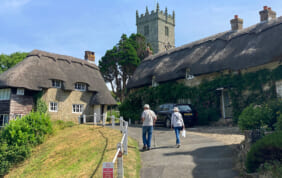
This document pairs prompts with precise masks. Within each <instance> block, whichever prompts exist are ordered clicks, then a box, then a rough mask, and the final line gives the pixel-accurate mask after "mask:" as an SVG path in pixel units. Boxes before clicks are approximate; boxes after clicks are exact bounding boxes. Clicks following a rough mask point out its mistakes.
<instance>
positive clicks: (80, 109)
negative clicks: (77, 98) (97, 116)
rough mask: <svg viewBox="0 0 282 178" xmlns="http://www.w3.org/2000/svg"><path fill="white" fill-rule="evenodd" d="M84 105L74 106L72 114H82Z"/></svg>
mask: <svg viewBox="0 0 282 178" xmlns="http://www.w3.org/2000/svg"><path fill="white" fill-rule="evenodd" d="M83 108H84V105H83V104H73V105H72V113H82V112H83Z"/></svg>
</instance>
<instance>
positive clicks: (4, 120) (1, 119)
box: [0, 114, 9, 127]
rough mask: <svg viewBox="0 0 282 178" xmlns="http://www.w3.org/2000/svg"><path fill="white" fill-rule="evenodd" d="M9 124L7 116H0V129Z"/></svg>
mask: <svg viewBox="0 0 282 178" xmlns="http://www.w3.org/2000/svg"><path fill="white" fill-rule="evenodd" d="M8 122H9V115H8V114H0V127H4V126H5V125H6V124H8Z"/></svg>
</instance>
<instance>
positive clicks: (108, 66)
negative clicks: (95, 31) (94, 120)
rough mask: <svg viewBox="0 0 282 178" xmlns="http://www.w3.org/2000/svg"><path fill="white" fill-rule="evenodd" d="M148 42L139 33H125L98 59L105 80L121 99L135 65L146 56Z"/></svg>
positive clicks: (121, 99)
mask: <svg viewBox="0 0 282 178" xmlns="http://www.w3.org/2000/svg"><path fill="white" fill-rule="evenodd" d="M148 47H149V46H148V44H147V43H146V40H145V37H143V36H142V35H140V34H131V35H130V36H129V37H127V36H126V35H125V34H123V35H122V36H121V39H120V40H119V42H118V43H117V45H115V46H114V47H113V48H112V49H110V50H107V52H106V54H105V55H104V56H103V57H102V59H101V60H100V61H99V68H100V71H101V73H102V75H103V77H104V79H105V81H106V82H108V83H110V85H111V88H112V92H113V93H114V94H115V96H116V97H117V98H118V99H120V101H123V98H124V95H125V86H126V83H127V81H128V79H129V78H130V77H131V76H132V75H133V73H134V71H135V69H136V67H137V66H138V65H139V64H140V62H141V61H142V60H143V59H144V58H145V57H147V56H148V54H149V53H148V50H147V49H148Z"/></svg>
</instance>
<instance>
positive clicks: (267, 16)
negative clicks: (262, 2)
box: [259, 6, 276, 22]
mask: <svg viewBox="0 0 282 178" xmlns="http://www.w3.org/2000/svg"><path fill="white" fill-rule="evenodd" d="M259 15H260V21H261V22H263V21H267V20H271V19H275V18H276V12H275V11H273V10H271V7H267V6H263V10H262V11H260V12H259Z"/></svg>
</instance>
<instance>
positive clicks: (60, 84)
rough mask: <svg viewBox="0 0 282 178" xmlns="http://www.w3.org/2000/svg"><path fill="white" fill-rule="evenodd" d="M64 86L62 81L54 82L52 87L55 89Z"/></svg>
mask: <svg viewBox="0 0 282 178" xmlns="http://www.w3.org/2000/svg"><path fill="white" fill-rule="evenodd" d="M61 86H62V81H60V80H52V87H54V88H61Z"/></svg>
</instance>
